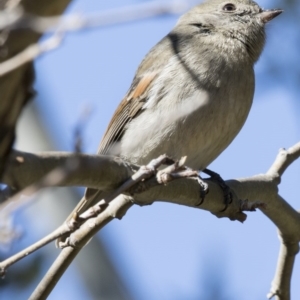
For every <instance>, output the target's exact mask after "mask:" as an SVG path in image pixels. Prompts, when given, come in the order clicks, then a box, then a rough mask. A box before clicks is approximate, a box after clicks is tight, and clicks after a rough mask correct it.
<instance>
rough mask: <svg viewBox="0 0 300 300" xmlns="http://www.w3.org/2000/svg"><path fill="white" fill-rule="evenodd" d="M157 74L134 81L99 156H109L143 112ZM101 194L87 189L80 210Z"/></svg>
mask: <svg viewBox="0 0 300 300" xmlns="http://www.w3.org/2000/svg"><path fill="white" fill-rule="evenodd" d="M157 74H158V72H148V73H145V74H144V75H143V76H139V77H137V78H135V79H134V80H133V83H132V85H131V87H130V89H129V91H128V93H127V94H126V96H125V97H124V99H123V100H122V101H121V103H120V104H119V106H118V108H117V109H116V111H115V113H114V115H113V117H112V119H111V121H110V123H109V125H108V127H107V129H106V132H105V133H104V136H103V138H102V141H101V143H100V146H99V148H98V152H97V153H98V154H109V152H110V151H111V150H112V148H113V146H114V145H115V144H116V143H117V142H118V141H120V139H121V137H122V135H123V133H124V129H125V126H126V125H127V124H128V123H129V122H130V121H131V120H132V119H133V118H134V117H136V116H137V115H138V114H139V113H140V112H141V110H142V107H143V105H144V104H145V102H146V101H147V96H146V95H147V91H148V90H149V88H150V86H151V83H152V82H153V80H154V79H155V78H156V76H157ZM99 192H101V191H99V190H97V189H92V188H88V189H86V191H85V197H84V198H85V200H86V201H84V203H82V206H81V208H80V210H81V209H82V208H84V207H86V206H87V202H90V201H88V200H87V199H91V198H96V195H97V194H99Z"/></svg>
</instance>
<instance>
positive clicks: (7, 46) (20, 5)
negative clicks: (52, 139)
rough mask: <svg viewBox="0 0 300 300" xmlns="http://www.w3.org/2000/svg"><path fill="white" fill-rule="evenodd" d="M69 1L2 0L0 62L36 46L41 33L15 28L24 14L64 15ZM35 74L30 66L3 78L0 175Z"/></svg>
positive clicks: (0, 114) (0, 86)
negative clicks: (32, 45) (31, 46)
mask: <svg viewBox="0 0 300 300" xmlns="http://www.w3.org/2000/svg"><path fill="white" fill-rule="evenodd" d="M69 2H70V0H53V1H39V0H22V1H10V0H3V1H1V8H4V9H2V10H0V16H1V18H0V19H1V20H0V26H1V29H2V31H1V34H0V35H1V36H0V37H1V38H0V46H1V54H2V55H1V57H0V63H3V62H4V61H7V60H9V59H11V58H12V57H14V56H15V55H17V53H20V52H22V51H23V50H24V49H25V48H26V47H28V46H29V45H31V44H34V43H36V42H37V41H38V39H39V38H40V34H37V33H36V32H34V31H32V30H31V29H28V28H27V29H26V28H14V26H15V24H17V23H18V22H20V20H21V19H22V17H23V15H24V14H32V15H37V16H42V17H49V16H53V15H58V14H61V13H62V12H63V11H64V9H65V8H66V6H67V5H68V4H69ZM33 80H34V72H33V67H32V65H31V64H23V65H21V67H19V68H17V69H15V70H14V71H13V72H10V73H8V74H6V75H5V76H2V77H0V92H1V105H0V174H2V172H3V170H4V168H5V165H6V162H7V157H8V155H9V153H10V150H11V147H12V145H13V142H14V138H15V126H16V122H17V119H18V117H19V115H20V112H21V110H22V108H23V106H24V105H25V104H26V103H27V101H29V100H30V99H31V98H32V96H33V88H32V84H33Z"/></svg>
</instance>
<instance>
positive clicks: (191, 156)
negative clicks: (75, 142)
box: [76, 0, 281, 212]
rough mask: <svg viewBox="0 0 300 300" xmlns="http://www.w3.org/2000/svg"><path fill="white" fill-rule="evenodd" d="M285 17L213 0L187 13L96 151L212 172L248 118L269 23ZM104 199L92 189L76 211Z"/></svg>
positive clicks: (245, 3) (242, 2)
mask: <svg viewBox="0 0 300 300" xmlns="http://www.w3.org/2000/svg"><path fill="white" fill-rule="evenodd" d="M280 13H281V11H280V10H274V11H264V10H262V9H261V8H260V7H259V6H258V5H257V4H256V3H255V2H253V1H250V0H231V1H228V2H226V1H225V2H224V1H223V0H209V1H206V2H204V3H202V4H200V5H198V6H196V7H195V8H193V9H191V10H190V11H189V12H187V13H186V14H184V15H183V16H182V17H181V18H180V19H179V21H178V23H177V25H176V26H175V28H174V29H173V30H172V31H171V32H170V33H169V34H168V35H167V36H166V37H165V38H163V39H162V40H161V41H160V42H159V43H158V44H157V45H156V46H155V47H154V48H152V50H151V51H150V52H149V53H148V54H147V55H146V57H145V58H144V60H143V61H142V63H141V65H140V66H139V68H138V70H137V72H136V75H135V78H134V80H133V83H132V85H131V87H130V89H129V91H128V93H127V94H126V96H125V98H124V99H123V101H122V102H121V103H120V105H119V107H118V108H117V110H116V112H115V114H114V116H113V118H112V121H111V122H110V124H109V126H108V129H107V131H106V133H105V135H104V137H103V140H102V142H101V144H100V147H99V151H98V153H99V154H113V155H118V156H121V157H123V158H125V159H126V160H128V161H130V162H132V163H136V164H146V163H148V162H149V161H150V160H151V159H152V158H155V157H157V156H159V155H160V154H164V153H165V154H167V155H169V156H171V157H173V158H176V159H178V158H180V157H182V156H187V161H186V164H187V165H188V166H190V167H192V168H194V169H199V170H202V169H204V168H205V167H207V166H208V165H209V164H210V163H211V162H212V161H213V160H214V159H215V158H216V157H217V156H218V155H219V154H220V153H221V152H222V151H223V150H224V149H225V148H226V147H227V146H228V145H229V144H230V143H231V142H232V140H233V139H234V138H235V136H236V135H237V134H238V132H239V131H240V129H241V128H242V126H243V124H244V122H245V120H246V118H247V116H248V113H249V110H250V107H251V104H252V99H253V94H254V85H255V84H254V71H253V66H254V64H255V62H256V61H257V60H258V58H259V56H260V54H261V52H262V50H263V47H264V42H265V30H264V27H265V23H267V22H268V21H270V20H271V19H273V18H274V17H276V16H277V15H278V14H280ZM95 195H96V197H92V196H95ZM101 197H102V193H101V192H100V191H97V190H93V189H87V192H86V195H85V197H84V198H83V199H82V201H81V202H80V204H79V205H78V206H77V208H76V210H77V211H79V212H82V211H83V210H85V209H86V208H87V207H88V206H89V205H90V204H91V202H94V201H95V199H94V198H96V199H98V200H100V199H101ZM92 198H93V200H91V199H92Z"/></svg>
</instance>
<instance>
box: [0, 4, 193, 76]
mask: <svg viewBox="0 0 300 300" xmlns="http://www.w3.org/2000/svg"><path fill="white" fill-rule="evenodd" d="M188 7H189V4H188V3H187V2H186V1H183V0H173V1H167V2H164V1H151V2H146V3H142V4H138V5H133V6H126V7H120V8H117V9H111V10H107V11H104V12H98V13H94V14H90V15H87V16H80V15H71V16H65V17H61V16H59V17H38V16H32V15H28V14H27V15H26V14H23V12H22V11H20V12H19V11H18V10H16V14H15V15H13V16H12V17H9V16H8V17H7V20H4V21H5V22H4V21H3V22H4V23H3V24H2V25H1V22H0V28H1V26H2V27H3V28H6V27H9V28H11V27H12V28H14V29H15V28H30V29H32V30H34V31H36V32H38V33H46V32H53V31H54V34H53V36H52V37H50V38H49V39H47V40H46V41H44V42H40V43H36V44H32V45H30V46H28V47H27V48H26V49H24V50H23V51H22V52H20V53H18V54H17V55H15V56H14V57H12V58H9V59H7V60H6V61H4V62H2V63H0V76H3V75H5V74H7V73H9V72H11V71H13V70H15V69H17V68H19V67H21V66H22V65H24V64H26V63H28V62H30V61H33V60H34V59H35V58H37V57H38V56H40V55H41V54H43V53H45V52H49V51H51V50H53V49H55V48H57V47H58V46H59V45H60V44H61V42H62V40H63V37H64V36H63V34H64V33H66V32H69V31H78V30H82V29H87V28H94V27H98V28H99V27H104V26H109V25H115V24H120V23H125V22H130V21H137V20H141V19H146V18H150V17H154V16H157V15H164V14H174V13H180V12H183V11H185V10H186V9H187V8H188ZM17 12H18V13H17ZM21 15H23V17H22V19H21V20H20V18H21V17H20V16H21ZM13 24H14V26H12V25H13Z"/></svg>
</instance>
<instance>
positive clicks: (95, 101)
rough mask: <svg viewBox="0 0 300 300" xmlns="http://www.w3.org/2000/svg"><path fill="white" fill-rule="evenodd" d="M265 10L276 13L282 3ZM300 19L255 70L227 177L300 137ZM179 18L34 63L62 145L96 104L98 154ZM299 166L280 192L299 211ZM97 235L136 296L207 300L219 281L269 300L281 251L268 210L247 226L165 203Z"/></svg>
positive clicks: (277, 24) (101, 35) (88, 34)
mask: <svg viewBox="0 0 300 300" xmlns="http://www.w3.org/2000/svg"><path fill="white" fill-rule="evenodd" d="M141 2H143V1H133V0H132V1H129V0H126V1H124V0H122V1H121V0H113V1H92V0H86V1H83V0H78V1H75V2H74V3H73V4H72V5H71V7H70V8H69V12H80V13H87V12H95V11H102V10H104V9H108V8H116V7H121V6H126V5H129V4H139V3H141ZM194 3H195V2H194ZM272 3H273V4H272ZM259 4H261V6H263V7H268V8H269V7H270V8H274V1H267V0H265V1H263V0H262V1H260V2H259ZM283 5H284V2H283V1H282V2H280V1H277V2H276V7H277V6H283ZM297 5H298V4H297ZM299 7H300V5H298V6H297V9H298V12H299ZM296 13H297V11H295V10H294V11H292V10H289V9H286V11H285V13H284V14H283V15H282V16H280V17H278V18H277V19H275V20H274V21H272V23H271V24H270V25H269V26H268V28H267V34H268V39H267V45H266V48H265V51H264V53H263V55H262V57H261V59H260V60H259V62H258V63H257V65H256V68H255V69H256V82H257V84H256V93H255V100H254V104H253V108H252V110H251V113H250V115H249V118H248V120H247V122H246V124H245V126H244V128H243V129H242V131H241V133H240V134H239V135H238V137H237V138H236V139H235V140H234V142H233V143H232V144H231V145H230V146H229V148H228V149H226V150H225V151H224V153H223V154H222V155H221V156H220V157H219V158H218V159H217V160H216V161H215V162H213V163H212V164H211V166H210V168H211V169H213V170H215V171H217V172H218V173H220V174H221V175H222V177H223V178H225V179H229V178H240V177H246V176H251V175H255V174H257V173H262V172H265V171H267V170H268V168H269V166H270V165H271V163H272V162H273V161H274V158H275V156H276V154H277V152H278V149H279V148H281V147H289V146H292V145H293V144H294V143H296V142H297V141H299V137H300V129H299V128H300V126H299V125H300V121H299V111H300V109H299V108H300V105H299V86H300V85H299V79H295V77H296V76H299V66H300V63H299V52H298V50H299V48H297V43H298V46H299V32H296V27H293V26H295V25H294V23H293V20H296V19H297V18H296V17H295V15H296ZM291 15H293V16H294V18H293V17H291ZM298 17H299V15H298ZM177 18H178V16H176V15H175V16H159V17H154V18H151V19H147V20H142V21H136V22H130V23H126V24H121V25H114V26H111V27H105V28H96V29H89V30H84V31H81V32H78V33H72V34H69V35H68V36H67V38H66V39H65V41H64V43H63V44H62V45H61V47H59V48H58V49H57V50H55V51H53V52H51V53H48V54H46V55H44V56H42V57H40V58H38V59H37V60H36V63H35V65H36V68H37V81H36V89H37V91H38V93H39V97H38V99H37V105H38V108H39V111H40V113H41V116H42V118H43V120H45V123H46V125H47V128H48V130H49V132H50V134H51V136H52V137H53V139H54V140H55V143H56V146H57V149H59V150H66V151H70V150H72V148H73V133H74V127H75V126H76V124H77V122H78V120H79V118H80V115H81V114H82V111H83V110H84V109H85V108H86V107H89V108H91V109H92V110H93V112H92V114H91V116H90V120H89V121H88V123H87V124H86V126H85V129H84V135H83V138H84V140H83V142H84V151H85V152H88V153H94V152H96V149H97V146H98V143H99V141H100V139H101V137H102V134H103V132H104V130H105V128H106V126H107V124H108V122H109V120H110V118H111V116H112V114H113V111H114V110H115V108H116V106H117V105H118V103H119V101H120V100H121V99H122V97H123V96H124V94H125V93H126V91H127V89H128V87H129V85H130V83H131V80H132V77H133V75H134V72H135V70H136V68H137V66H138V64H139V62H140V61H141V59H142V58H143V56H144V55H145V54H146V53H147V51H148V50H149V49H150V48H151V47H152V46H153V45H155V44H156V43H157V42H158V41H159V40H160V39H161V38H162V37H163V36H164V35H165V34H166V33H168V32H169V30H170V29H171V28H172V27H173V26H174V24H175V22H176V20H177ZM297 68H298V69H297ZM297 78H298V77H297ZM299 170H300V162H297V163H296V164H294V165H293V166H291V167H290V168H289V169H288V170H287V172H286V174H285V175H284V177H283V182H282V184H281V185H280V194H281V195H282V196H283V197H284V198H285V199H286V200H287V201H288V202H289V203H290V204H291V205H292V206H294V207H295V208H298V207H299V195H300V186H299V177H300V171H299ZM99 236H100V238H102V239H103V240H104V241H105V244H106V247H107V249H108V250H109V253H110V255H111V258H112V259H113V261H114V264H115V265H116V267H117V268H118V269H119V272H120V274H121V276H122V277H123V279H124V281H125V282H126V283H127V285H128V286H129V288H130V290H131V291H132V293H133V294H134V295H135V296H136V298H137V299H145V300H148V299H149V300H150V299H151V300H153V299H209V295H207V294H205V293H206V292H209V291H208V290H209V289H208V288H207V287H208V286H210V287H211V289H212V290H214V289H215V288H214V284H219V286H220V287H221V288H222V294H221V297H220V298H219V299H232V300H233V299H243V300H253V299H264V297H265V295H266V294H267V292H268V291H269V288H270V284H271V280H272V278H273V274H274V270H275V266H276V261H277V254H278V251H279V241H278V238H277V233H276V228H275V226H274V225H273V224H272V223H271V221H270V220H268V219H267V218H266V217H265V216H264V215H263V214H262V213H261V212H260V211H257V212H255V213H249V214H248V219H247V221H246V222H245V223H244V224H240V223H238V222H231V221H229V220H228V219H217V218H216V217H214V216H213V215H211V214H210V213H208V212H205V211H201V210H196V209H191V208H187V207H182V206H176V205H171V204H165V203H156V204H154V205H152V206H147V207H143V208H140V207H133V208H132V209H131V210H130V211H129V212H128V213H127V215H126V217H125V218H124V219H122V221H113V222H111V223H110V224H109V225H108V226H106V227H105V229H104V230H103V231H102V232H101V233H99ZM299 270H300V264H299V260H298V261H297V262H296V265H295V269H294V276H293V282H292V298H294V299H296V298H297V297H299V295H300V286H299V285H297V284H296V283H297V282H298V283H299V282H300V272H299ZM213 278H214V280H215V282H214V280H213ZM57 292H58V291H57ZM56 295H57V294H56ZM297 295H298V296H297ZM56 297H57V296H56ZM214 297H215V298H214ZM50 299H51V298H50ZM52 299H54V296H52ZM57 299H58V298H57ZM73 299H80V298H76V297H75V296H74V298H73ZM210 299H216V296H212V298H210Z"/></svg>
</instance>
